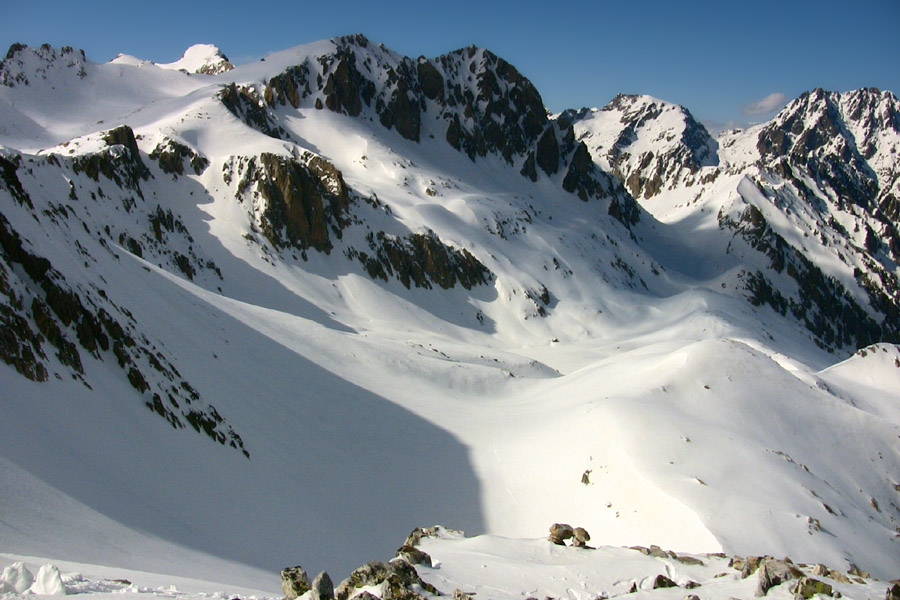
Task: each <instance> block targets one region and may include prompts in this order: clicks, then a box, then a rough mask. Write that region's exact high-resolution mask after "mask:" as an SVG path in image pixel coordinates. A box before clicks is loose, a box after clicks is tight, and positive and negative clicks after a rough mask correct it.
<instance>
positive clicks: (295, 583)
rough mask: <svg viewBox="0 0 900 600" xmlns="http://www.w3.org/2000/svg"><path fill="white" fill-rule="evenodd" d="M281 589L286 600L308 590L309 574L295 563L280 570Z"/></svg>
mask: <svg viewBox="0 0 900 600" xmlns="http://www.w3.org/2000/svg"><path fill="white" fill-rule="evenodd" d="M281 590H282V591H283V592H284V597H285V598H286V600H293V599H294V598H296V597H297V596H300V595H302V594H305V593H306V592H308V591H309V576H308V575H307V574H306V571H305V570H304V569H303V567H301V566H300V565H297V566H296V567H287V568H286V569H282V570H281Z"/></svg>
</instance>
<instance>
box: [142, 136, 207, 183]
mask: <svg viewBox="0 0 900 600" xmlns="http://www.w3.org/2000/svg"><path fill="white" fill-rule="evenodd" d="M150 158H151V159H152V160H155V161H157V162H158V163H159V168H160V169H162V170H163V171H164V172H166V173H169V174H170V175H173V176H176V175H184V165H185V161H187V162H188V164H190V166H191V169H192V170H193V171H194V174H195V175H199V174H200V173H202V172H203V171H204V170H206V168H207V167H208V166H209V160H207V158H206V157H205V156H203V155H202V154H200V153H198V152H195V151H194V150H192V149H190V148H188V147H187V146H185V145H184V144H181V143H179V142H176V141H175V140H173V139H170V138H165V139H163V141H161V142H160V143H159V144H157V146H156V148H155V149H154V150H153V152H151V153H150Z"/></svg>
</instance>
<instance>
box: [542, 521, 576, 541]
mask: <svg viewBox="0 0 900 600" xmlns="http://www.w3.org/2000/svg"><path fill="white" fill-rule="evenodd" d="M574 535H575V530H574V529H572V526H571V525H568V524H566V523H554V524H553V525H551V526H550V536H549V537H548V538H547V539H549V540H550V541H551V542H553V543H554V544H556V545H558V546H565V545H566V540H567V539H569V538H571V537H573V536H574Z"/></svg>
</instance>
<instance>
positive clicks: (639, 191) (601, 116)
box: [559, 94, 719, 198]
mask: <svg viewBox="0 0 900 600" xmlns="http://www.w3.org/2000/svg"><path fill="white" fill-rule="evenodd" d="M559 119H560V120H561V121H563V122H571V123H573V124H574V127H575V133H576V137H577V139H578V140H580V141H583V142H585V143H586V144H587V147H588V149H589V150H590V152H591V155H592V156H593V157H594V160H596V161H597V163H598V164H599V165H600V166H601V167H602V168H604V169H606V170H609V171H612V172H614V173H615V174H616V175H617V176H618V177H620V178H621V179H622V180H623V181H624V183H625V186H626V187H627V188H628V190H629V191H630V192H631V193H632V195H634V197H635V198H641V197H643V198H651V197H653V196H655V195H657V194H658V193H660V191H662V190H663V189H672V188H674V187H677V186H684V185H689V184H690V183H691V182H692V181H694V180H696V179H697V178H698V177H697V175H698V172H699V171H700V170H701V169H702V168H703V167H713V166H716V165H718V164H719V158H718V155H717V150H718V144H717V143H716V141H715V140H713V138H712V137H711V136H710V135H709V133H708V132H707V131H706V128H705V127H703V125H701V124H700V123H698V122H697V121H695V120H694V117H693V116H692V115H691V113H690V112H688V110H687V109H685V108H684V107H682V106H678V105H677V104H671V103H669V102H664V101H662V100H657V99H656V98H652V97H650V96H636V95H625V94H620V95H618V96H616V97H615V98H614V99H613V100H612V101H611V102H610V103H609V104H608V105H606V106H604V107H603V108H601V109H596V108H593V109H581V110H580V111H574V110H573V111H566V112H564V113H562V114H561V115H560V116H559Z"/></svg>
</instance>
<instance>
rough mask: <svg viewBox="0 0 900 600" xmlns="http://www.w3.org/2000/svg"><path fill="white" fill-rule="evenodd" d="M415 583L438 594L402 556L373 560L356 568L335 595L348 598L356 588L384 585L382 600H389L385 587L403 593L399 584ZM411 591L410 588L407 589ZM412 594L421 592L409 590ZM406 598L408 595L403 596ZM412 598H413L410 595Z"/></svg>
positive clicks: (337, 599)
mask: <svg viewBox="0 0 900 600" xmlns="http://www.w3.org/2000/svg"><path fill="white" fill-rule="evenodd" d="M388 578H391V583H389V584H388V586H387V588H385V586H384V583H385V581H386V580H387V579H388ZM413 584H418V585H419V586H421V587H422V588H423V589H425V590H427V591H429V592H431V593H432V594H435V595H438V591H437V590H436V589H435V588H434V586H432V585H431V584H429V583H426V582H424V581H422V580H421V579H420V578H419V574H418V573H417V572H416V569H415V568H414V567H413V566H412V565H411V564H409V563H408V562H406V561H405V560H404V559H402V558H395V559H394V560H392V561H391V562H389V563H385V562H380V561H372V562H370V563H366V564H364V565H363V566H361V567H359V568H357V569H354V570H353V572H352V573H350V576H349V577H347V579H345V580H344V581H342V582H341V584H340V585H339V586H338V587H337V590H335V593H334V597H335V599H336V600H347V598H349V597H350V595H351V594H352V593H353V590H354V589H355V588H361V587H368V586H376V585H380V586H382V590H381V593H382V600H387V598H386V597H385V596H384V595H383V594H384V593H385V589H387V590H388V593H397V594H401V593H402V592H401V591H400V590H399V588H398V587H397V586H402V587H404V588H409V586H411V585H413ZM407 591H409V590H407ZM409 593H410V594H415V596H416V597H418V596H419V594H416V593H415V592H411V591H409ZM400 597H401V596H392V598H394V599H395V600H396V599H397V598H400ZM402 597H403V598H406V596H402ZM410 598H413V597H412V596H410Z"/></svg>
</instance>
